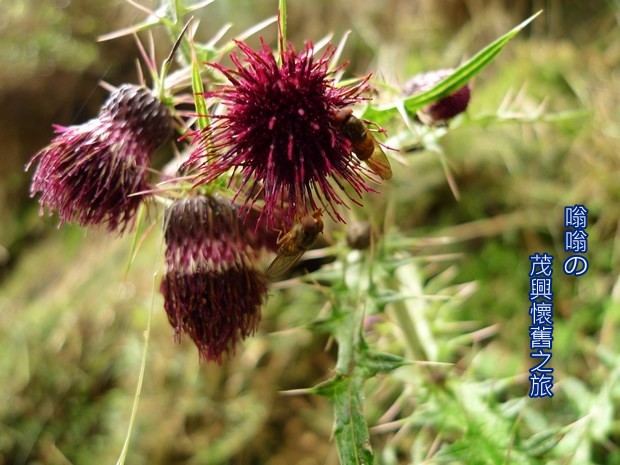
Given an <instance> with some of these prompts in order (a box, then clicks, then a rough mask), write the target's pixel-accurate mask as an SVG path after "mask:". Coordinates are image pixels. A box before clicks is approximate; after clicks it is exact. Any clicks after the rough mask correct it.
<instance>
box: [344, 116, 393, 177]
mask: <svg viewBox="0 0 620 465" xmlns="http://www.w3.org/2000/svg"><path fill="white" fill-rule="evenodd" d="M334 121H335V123H336V128H337V129H338V130H339V131H340V133H341V134H342V135H343V136H344V137H346V138H347V139H348V140H349V142H351V148H352V149H353V152H355V155H356V156H357V158H359V159H360V160H361V161H363V162H364V163H366V165H368V167H369V168H370V169H371V170H372V172H373V173H375V174H376V175H378V176H380V177H381V179H390V178H391V177H392V168H391V167H390V162H389V161H388V159H387V156H386V155H385V152H384V151H383V149H382V148H381V145H379V142H378V141H377V139H375V136H373V135H372V133H371V132H370V130H369V129H368V127H367V126H366V124H365V123H364V122H363V121H362V120H361V119H359V118H357V117H355V116H353V110H351V109H350V108H346V109H344V110H340V111H339V112H337V113H336V114H335V116H334Z"/></svg>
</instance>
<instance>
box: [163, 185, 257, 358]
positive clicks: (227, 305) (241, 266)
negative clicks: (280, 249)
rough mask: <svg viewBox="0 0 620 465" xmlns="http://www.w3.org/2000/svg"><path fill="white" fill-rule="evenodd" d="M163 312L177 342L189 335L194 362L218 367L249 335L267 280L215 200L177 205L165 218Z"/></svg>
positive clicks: (237, 224)
mask: <svg viewBox="0 0 620 465" xmlns="http://www.w3.org/2000/svg"><path fill="white" fill-rule="evenodd" d="M165 224H166V226H165V227H166V230H165V240H166V246H167V248H166V274H165V276H164V278H163V280H162V282H161V287H160V290H161V293H162V294H163V296H164V308H165V310H166V313H167V315H168V321H170V324H171V325H172V326H173V328H174V330H175V336H176V338H177V340H179V339H180V337H181V333H185V334H187V335H189V337H190V338H191V339H192V340H193V341H194V343H195V344H196V346H197V347H198V352H199V354H200V357H201V358H203V359H205V360H207V361H216V362H217V363H221V362H222V356H223V355H224V354H226V355H231V354H233V353H234V352H235V346H236V345H237V343H238V342H239V341H240V340H242V339H244V338H246V337H247V336H249V335H251V334H253V333H254V332H255V331H256V329H257V327H258V324H259V322H260V308H261V305H262V303H263V301H264V299H265V295H266V293H267V281H266V279H265V277H264V276H263V275H262V274H261V273H259V272H258V271H257V270H256V269H255V268H254V266H253V264H252V260H253V259H255V258H256V257H255V253H254V251H253V249H252V248H251V247H250V236H249V232H248V230H247V229H246V227H245V226H244V225H243V224H242V223H241V221H240V220H239V218H238V217H237V214H236V212H235V211H234V210H233V208H232V207H231V205H230V202H229V201H227V200H226V199H224V198H221V197H218V196H209V197H206V196H201V197H195V198H190V199H184V200H178V201H176V202H174V204H172V205H171V206H170V207H169V208H168V209H167V210H166V216H165Z"/></svg>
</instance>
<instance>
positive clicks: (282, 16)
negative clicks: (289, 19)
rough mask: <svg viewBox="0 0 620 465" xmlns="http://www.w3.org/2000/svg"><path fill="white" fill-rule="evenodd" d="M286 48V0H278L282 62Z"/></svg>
mask: <svg viewBox="0 0 620 465" xmlns="http://www.w3.org/2000/svg"><path fill="white" fill-rule="evenodd" d="M285 49H286V0H278V61H279V63H280V64H282V55H283V54H284V50H285Z"/></svg>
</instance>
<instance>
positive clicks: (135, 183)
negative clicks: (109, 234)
mask: <svg viewBox="0 0 620 465" xmlns="http://www.w3.org/2000/svg"><path fill="white" fill-rule="evenodd" d="M172 123H173V121H172V118H171V116H170V113H169V111H168V109H167V107H166V106H165V105H164V104H163V103H162V102H160V101H159V100H158V99H157V98H156V97H155V96H153V95H152V94H151V92H150V91H149V90H147V89H145V88H142V87H137V86H133V85H128V84H126V85H123V86H121V87H119V88H118V89H117V90H116V91H114V92H113V93H112V94H111V95H110V97H109V98H108V100H107V101H106V103H105V105H104V106H103V107H102V108H101V110H100V113H99V116H98V117H97V118H96V119H92V120H90V121H88V122H86V123H84V124H81V125H79V126H69V127H63V126H55V129H56V134H57V135H56V137H55V138H54V139H53V140H52V142H51V144H50V145H48V146H47V147H46V148H44V149H43V150H41V151H40V152H38V153H37V154H36V155H35V156H34V157H33V158H32V160H31V161H30V163H29V164H28V165H27V166H26V169H29V168H30V166H31V165H32V164H33V163H35V162H38V166H37V169H36V171H35V173H34V176H33V179H32V185H31V186H30V195H31V196H32V197H34V196H35V195H36V194H37V193H38V192H40V193H41V200H40V203H41V214H43V212H44V209H45V207H48V208H49V210H51V211H57V212H58V215H59V217H60V224H62V223H64V222H71V221H75V222H76V223H78V224H79V225H80V226H97V225H104V226H105V227H106V228H107V229H108V230H109V231H119V232H123V231H124V230H125V229H126V228H127V227H131V226H132V225H133V221H134V218H135V214H136V211H137V209H138V206H139V205H140V202H141V200H142V199H141V198H140V196H130V194H135V193H138V192H141V191H145V190H148V189H149V184H148V180H147V178H148V173H147V169H148V163H149V159H150V156H151V154H152V153H153V152H154V151H155V150H156V149H157V148H158V147H159V146H161V145H162V144H163V143H165V142H166V141H167V140H168V139H169V138H170V137H171V136H172V130H173V127H172Z"/></svg>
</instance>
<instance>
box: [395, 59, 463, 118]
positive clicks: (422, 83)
mask: <svg viewBox="0 0 620 465" xmlns="http://www.w3.org/2000/svg"><path fill="white" fill-rule="evenodd" d="M452 73H454V70H453V69H438V70H436V71H428V72H425V73H420V74H416V75H415V76H413V77H412V78H411V79H410V80H409V81H408V82H407V84H405V88H404V93H405V95H416V94H420V93H422V92H426V91H427V90H430V89H432V88H433V87H435V86H436V85H437V84H439V83H440V82H441V81H442V80H444V79H445V78H447V77H448V76H450V75H451V74H452ZM470 97H471V90H470V88H469V84H465V85H464V86H463V87H461V88H460V89H458V90H456V91H455V92H453V93H452V94H450V95H448V96H447V97H444V98H442V99H440V100H438V101H437V102H435V103H432V104H431V105H428V106H427V107H425V108H424V109H422V110H421V111H420V112H418V116H419V117H420V120H421V121H422V122H423V123H425V124H445V123H446V122H447V121H448V120H449V119H451V118H454V117H455V116H456V115H458V114H459V113H462V112H464V111H465V110H466V109H467V106H468V105H469V99H470Z"/></svg>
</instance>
